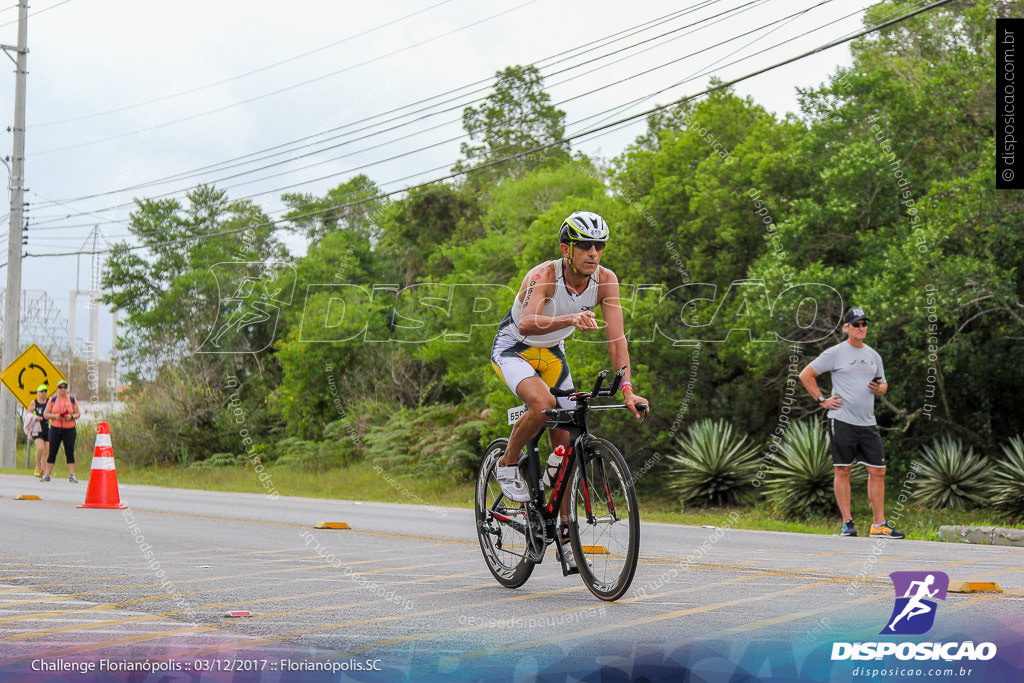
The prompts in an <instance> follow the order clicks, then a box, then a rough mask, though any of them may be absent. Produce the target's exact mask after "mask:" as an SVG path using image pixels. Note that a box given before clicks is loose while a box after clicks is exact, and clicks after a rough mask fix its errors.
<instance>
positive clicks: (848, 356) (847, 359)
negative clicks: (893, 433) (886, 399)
mask: <svg viewBox="0 0 1024 683" xmlns="http://www.w3.org/2000/svg"><path fill="white" fill-rule="evenodd" d="M811 369H812V370H814V371H815V372H816V373H818V374H819V375H821V374H824V373H826V372H830V373H832V396H836V395H839V396H841V397H842V399H841V400H842V402H843V407H842V408H837V409H836V410H830V411H828V416H829V417H830V418H835V419H836V420H839V421H841V422H846V423H847V424H852V425H859V426H861V427H870V426H872V425H874V424H875V395H874V394H872V393H871V389H869V388H868V383H869V382H870V381H871V380H873V379H874V378H875V377H881V378H882V381H883V382H884V381H885V370H884V369H883V368H882V357H881V356H879V355H878V352H877V351H875V350H874V349H873V348H871V347H870V346H868V345H867V344H865V345H864V346H862V347H860V348H859V349H858V348H857V347H856V346H854V345H853V344H851V343H850V342H848V341H844V342H841V343H839V344H836V345H835V346H833V347H831V348H828V349H825V350H824V351H823V352H822V354H821V355H820V356H818V357H817V358H815V359H814V360H813V361H811Z"/></svg>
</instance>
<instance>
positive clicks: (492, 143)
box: [455, 64, 569, 187]
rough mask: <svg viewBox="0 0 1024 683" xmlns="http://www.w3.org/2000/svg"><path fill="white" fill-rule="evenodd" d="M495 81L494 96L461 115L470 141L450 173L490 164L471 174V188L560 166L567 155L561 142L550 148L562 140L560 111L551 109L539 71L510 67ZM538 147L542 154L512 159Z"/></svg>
mask: <svg viewBox="0 0 1024 683" xmlns="http://www.w3.org/2000/svg"><path fill="white" fill-rule="evenodd" d="M495 77H496V80H495V84H494V92H492V93H491V94H490V95H488V96H487V100H486V101H485V102H484V104H482V105H481V106H480V107H466V109H465V110H464V111H463V113H462V127H463V128H464V129H465V131H466V133H467V134H468V135H469V138H470V142H464V143H462V145H461V147H460V150H461V152H462V155H463V156H464V157H465V159H464V160H463V161H461V162H459V164H457V165H456V167H455V168H456V170H460V171H464V170H468V169H471V168H474V167H477V166H481V165H483V164H490V163H495V165H494V166H492V167H490V168H488V169H486V171H482V172H480V173H475V174H473V176H474V177H473V179H472V181H471V182H472V183H473V184H474V185H475V186H476V187H483V186H484V183H497V182H499V181H500V180H501V179H503V178H515V177H519V176H521V175H523V173H524V172H525V171H526V170H527V169H529V168H535V167H537V166H539V165H544V164H546V163H549V162H551V161H555V162H561V161H564V160H566V159H567V158H568V154H569V148H568V144H567V143H559V144H555V143H558V141H559V140H561V139H562V138H564V137H565V112H563V111H561V110H560V109H557V108H556V107H555V106H554V105H552V104H551V96H550V95H549V94H548V93H547V92H545V91H544V77H543V76H541V73H540V70H539V69H537V67H535V66H533V65H532V64H531V65H528V66H510V67H506V68H505V69H502V70H501V71H498V72H497V73H496V74H495ZM540 147H544V149H542V150H539V151H537V152H533V153H531V154H529V155H526V156H517V155H522V154H524V153H525V152H528V151H530V150H533V149H537V148H540ZM512 157H516V158H512Z"/></svg>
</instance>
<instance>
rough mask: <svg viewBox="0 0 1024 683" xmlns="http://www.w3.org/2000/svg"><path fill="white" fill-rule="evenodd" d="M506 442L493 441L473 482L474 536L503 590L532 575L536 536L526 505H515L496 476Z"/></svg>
mask: <svg viewBox="0 0 1024 683" xmlns="http://www.w3.org/2000/svg"><path fill="white" fill-rule="evenodd" d="M507 446H508V439H495V440H494V441H492V442H491V443H490V445H488V446H487V450H485V451H484V457H483V460H482V461H481V463H480V470H479V472H478V473H477V481H476V506H475V507H476V535H477V538H478V539H479V541H480V550H481V551H482V552H483V554H484V561H485V562H487V568H488V569H489V570H490V571H491V574H493V575H494V578H495V579H497V580H498V583H500V584H501V585H503V586H505V587H506V588H519V587H520V586H522V585H523V584H524V583H526V580H527V579H529V578H530V574H532V573H533V567H534V565H535V563H534V562H532V561H531V560H530V559H529V555H528V554H529V539H530V538H531V535H532V534H535V533H536V529H535V528H534V527H535V526H536V520H535V519H532V518H531V516H530V514H529V513H528V509H527V506H528V504H527V503H516V502H514V501H511V500H509V499H508V498H506V497H505V495H504V494H503V493H502V492H501V485H500V484H498V479H497V476H496V475H495V467H497V464H498V460H499V459H500V458H501V456H502V455H503V454H504V453H505V448H506V447H507Z"/></svg>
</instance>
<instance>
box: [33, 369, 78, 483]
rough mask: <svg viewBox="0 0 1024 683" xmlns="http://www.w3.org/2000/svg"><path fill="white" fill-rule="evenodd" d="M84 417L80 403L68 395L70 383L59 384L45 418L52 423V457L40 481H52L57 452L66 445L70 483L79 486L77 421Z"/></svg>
mask: <svg viewBox="0 0 1024 683" xmlns="http://www.w3.org/2000/svg"><path fill="white" fill-rule="evenodd" d="M81 416H82V413H81V411H80V410H79V409H78V401H76V400H75V397H74V396H70V395H69V394H68V383H67V382H65V381H64V380H61V381H59V382H57V395H56V396H54V397H53V398H51V399H50V400H49V402H47V404H46V410H45V411H43V417H44V418H46V419H47V420H49V421H50V457H49V458H47V460H46V470H45V471H44V472H43V476H42V477H41V478H40V479H39V481H50V472H52V471H53V466H54V465H55V464H57V451H59V450H60V446H61V444H64V458H65V459H66V460H67V461H68V475H70V476H68V481H70V482H71V483H72V484H77V483H78V479H77V478H76V477H75V437H77V436H78V430H77V428H76V427H75V420H77V419H78V418H79V417H81Z"/></svg>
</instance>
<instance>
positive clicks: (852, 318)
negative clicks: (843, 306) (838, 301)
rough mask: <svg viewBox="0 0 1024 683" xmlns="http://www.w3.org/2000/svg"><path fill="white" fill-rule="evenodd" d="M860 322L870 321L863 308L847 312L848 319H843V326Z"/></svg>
mask: <svg viewBox="0 0 1024 683" xmlns="http://www.w3.org/2000/svg"><path fill="white" fill-rule="evenodd" d="M858 320H868V314H867V313H865V312H864V309H863V308H851V309H850V310H848V311H847V312H846V317H845V318H843V324H844V325H849V324H850V323H855V322H857V321H858Z"/></svg>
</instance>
